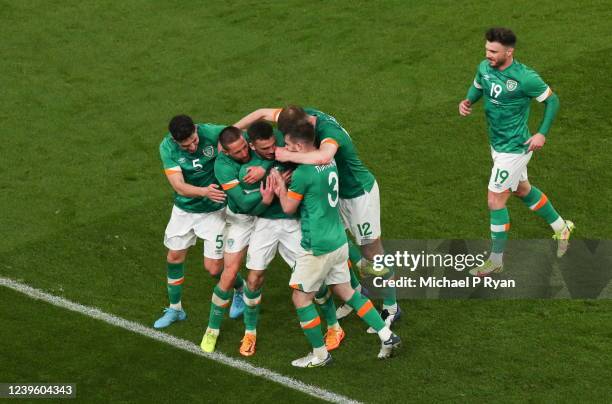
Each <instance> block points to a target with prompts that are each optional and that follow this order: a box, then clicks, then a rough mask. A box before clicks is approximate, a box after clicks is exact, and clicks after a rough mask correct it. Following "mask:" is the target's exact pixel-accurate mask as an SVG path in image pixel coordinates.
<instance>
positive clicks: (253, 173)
mask: <svg viewBox="0 0 612 404" xmlns="http://www.w3.org/2000/svg"><path fill="white" fill-rule="evenodd" d="M254 159H255V160H256V162H257V165H253V166H251V167H249V168H247V174H246V175H245V176H244V178H242V181H244V182H245V183H247V184H255V183H256V182H259V181H261V180H262V179H263V178H264V177H265V176H266V174H267V173H268V171H270V169H271V168H272V166H273V165H274V160H266V159H261V158H258V157H254Z"/></svg>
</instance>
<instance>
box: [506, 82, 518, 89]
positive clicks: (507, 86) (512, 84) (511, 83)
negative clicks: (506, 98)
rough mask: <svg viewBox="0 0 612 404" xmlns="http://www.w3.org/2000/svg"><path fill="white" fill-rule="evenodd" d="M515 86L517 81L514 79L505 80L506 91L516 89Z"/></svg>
mask: <svg viewBox="0 0 612 404" xmlns="http://www.w3.org/2000/svg"><path fill="white" fill-rule="evenodd" d="M516 87H518V83H517V82H516V81H514V80H508V81H506V88H507V89H508V91H514V90H516Z"/></svg>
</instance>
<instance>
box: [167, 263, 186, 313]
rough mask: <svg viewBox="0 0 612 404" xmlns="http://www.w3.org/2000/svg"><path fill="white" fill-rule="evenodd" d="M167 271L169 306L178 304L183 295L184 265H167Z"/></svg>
mask: <svg viewBox="0 0 612 404" xmlns="http://www.w3.org/2000/svg"><path fill="white" fill-rule="evenodd" d="M167 269H168V278H167V280H168V299H169V300H170V304H179V303H180V302H181V294H182V293H183V281H184V280H185V264H184V263H182V262H181V263H180V264H171V263H169V262H168V263H167Z"/></svg>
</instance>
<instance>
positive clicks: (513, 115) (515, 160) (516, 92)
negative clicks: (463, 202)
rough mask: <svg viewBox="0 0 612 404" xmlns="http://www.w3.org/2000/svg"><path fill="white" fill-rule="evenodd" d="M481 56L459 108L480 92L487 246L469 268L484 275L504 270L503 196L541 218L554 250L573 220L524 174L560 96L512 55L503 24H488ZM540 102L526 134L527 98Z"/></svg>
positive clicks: (506, 220) (466, 109)
mask: <svg viewBox="0 0 612 404" xmlns="http://www.w3.org/2000/svg"><path fill="white" fill-rule="evenodd" d="M485 38H486V44H485V50H486V59H485V60H483V61H482V62H481V63H480V65H478V69H477V71H476V77H475V78H474V82H473V84H472V86H471V87H470V89H469V90H468V93H467V97H466V99H464V100H463V101H461V102H460V103H459V114H461V115H462V116H467V115H469V114H470V113H471V112H472V108H471V106H472V105H473V104H474V103H475V102H476V101H478V100H479V99H480V98H481V97H484V103H485V105H484V109H485V114H486V118H487V124H488V131H489V141H490V144H491V156H492V157H493V169H492V170H491V177H490V180H489V187H488V188H489V192H488V198H487V199H488V206H489V210H490V217H491V239H492V247H491V254H490V256H489V259H488V260H487V261H485V263H484V264H483V265H482V266H480V267H476V268H474V269H472V270H471V271H470V273H471V274H472V275H475V276H486V275H489V274H492V273H496V272H501V271H502V270H503V252H504V247H505V244H506V241H507V239H508V230H509V229H510V216H509V214H508V209H507V207H506V202H507V201H508V199H509V198H510V195H512V194H514V195H515V196H517V197H519V198H520V199H521V200H522V201H523V202H524V203H525V205H526V206H527V207H528V208H529V209H531V210H532V211H534V212H535V213H536V214H537V215H538V216H540V217H542V218H544V219H545V220H546V222H547V223H548V224H549V225H550V226H551V227H552V229H553V231H554V232H555V233H554V235H553V238H554V239H556V240H558V248H557V256H558V257H561V256H563V254H565V252H566V250H567V247H568V240H569V238H570V235H571V232H572V231H573V230H574V224H573V223H572V222H571V221H569V220H563V218H562V217H561V216H560V215H559V214H558V213H557V211H556V210H555V208H554V207H553V205H552V203H551V202H550V200H549V199H548V197H547V196H546V195H545V194H544V193H543V192H542V191H540V190H539V189H538V188H536V187H535V186H532V185H531V184H530V183H529V181H528V179H527V164H528V163H529V160H530V159H531V156H532V154H533V151H534V150H539V149H541V148H542V146H544V143H545V142H546V135H547V134H548V132H549V130H550V127H551V125H552V122H553V120H554V118H555V115H556V114H557V111H558V109H559V99H558V97H557V95H556V94H554V93H553V92H552V90H551V89H550V87H549V86H548V85H547V84H546V83H545V82H544V81H543V80H542V79H541V78H540V76H539V75H538V74H537V73H536V72H535V71H534V70H533V69H531V68H529V67H527V66H525V65H524V64H522V63H519V62H518V61H517V60H515V59H514V46H515V44H516V36H515V35H514V33H513V32H512V31H511V30H509V29H506V28H491V29H489V30H488V31H487V32H486V34H485ZM533 98H535V99H536V100H537V101H538V102H543V103H544V104H545V108H544V117H543V118H542V121H541V123H540V126H539V128H538V131H537V133H536V134H535V135H533V136H531V133H530V132H529V128H528V127H527V123H528V120H529V108H530V104H531V100H532V99H533Z"/></svg>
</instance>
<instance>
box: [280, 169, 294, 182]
mask: <svg viewBox="0 0 612 404" xmlns="http://www.w3.org/2000/svg"><path fill="white" fill-rule="evenodd" d="M292 175H293V170H285V171H283V172H282V173H281V177H282V179H283V181H284V182H285V184H287V185H289V184H291V176H292Z"/></svg>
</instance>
